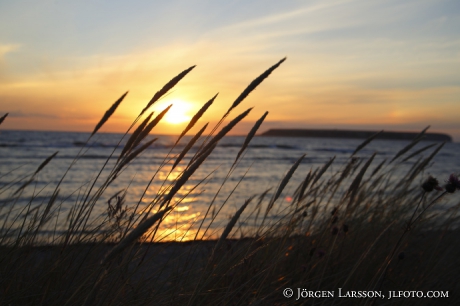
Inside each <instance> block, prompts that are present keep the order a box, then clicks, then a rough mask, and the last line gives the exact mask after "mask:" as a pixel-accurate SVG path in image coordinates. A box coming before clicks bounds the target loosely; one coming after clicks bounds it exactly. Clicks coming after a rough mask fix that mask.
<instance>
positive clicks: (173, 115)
mask: <svg viewBox="0 0 460 306" xmlns="http://www.w3.org/2000/svg"><path fill="white" fill-rule="evenodd" d="M170 103H171V104H172V105H173V106H172V107H171V109H170V110H169V111H168V112H167V113H166V115H165V117H164V120H165V121H166V122H167V123H169V124H180V123H184V122H186V121H189V120H190V119H191V118H192V117H191V116H189V115H188V114H187V112H188V111H189V110H190V108H191V105H190V103H188V102H185V101H183V100H178V99H176V100H173V101H171V102H170Z"/></svg>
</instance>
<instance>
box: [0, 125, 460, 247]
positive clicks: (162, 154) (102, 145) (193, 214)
mask: <svg viewBox="0 0 460 306" xmlns="http://www.w3.org/2000/svg"><path fill="white" fill-rule="evenodd" d="M122 136H123V135H122V134H104V133H101V134H96V135H95V136H94V137H93V138H92V139H91V141H90V142H89V144H88V145H87V146H85V147H83V144H84V143H85V142H86V140H87V139H88V137H89V133H76V132H41V131H40V132H39V131H0V192H1V193H0V205H1V206H0V207H1V212H0V215H1V218H6V217H7V216H9V217H10V216H12V215H14V214H15V213H18V212H19V213H23V214H27V213H28V212H29V214H31V212H30V211H31V210H32V211H33V208H34V207H38V206H39V205H40V204H42V203H44V202H45V201H47V199H48V198H49V196H50V195H51V194H52V192H53V191H54V189H55V187H56V185H57V184H58V182H59V181H60V180H61V178H62V176H63V174H64V172H65V171H66V169H67V168H68V167H69V165H70V164H71V163H72V161H73V160H74V158H75V156H77V154H79V153H84V154H83V155H82V158H80V159H79V160H78V161H77V163H76V164H75V165H74V166H73V167H72V168H71V169H70V171H69V172H68V173H67V175H66V176H65V178H64V180H63V181H62V183H61V185H60V187H59V188H60V192H59V196H58V199H57V201H56V203H57V204H56V205H55V206H54V207H53V212H54V213H55V216H56V217H55V218H53V219H52V221H51V222H50V224H51V225H50V232H51V231H52V232H53V233H54V232H56V229H57V232H59V229H62V228H63V227H64V226H65V224H66V217H67V216H68V214H69V213H70V212H71V208H72V206H74V205H75V204H78V203H80V202H81V201H82V199H83V198H84V197H85V196H86V195H87V194H89V195H90V196H91V195H92V194H94V192H95V190H97V187H98V186H100V185H101V183H102V182H103V181H104V179H105V178H106V177H107V175H108V174H109V172H110V170H111V169H112V167H113V165H114V163H115V161H116V158H117V157H118V155H119V154H120V152H121V147H122V145H123V143H124V142H125V141H126V140H122V142H121V145H119V141H120V139H121V138H122ZM154 137H155V138H158V140H157V141H156V142H155V143H154V144H153V145H152V146H151V147H149V148H148V149H147V150H146V151H144V152H143V154H141V155H140V156H139V157H138V158H136V159H135V160H134V161H133V162H132V163H131V164H130V165H129V166H128V167H127V168H126V169H125V170H124V171H123V173H122V174H121V175H120V176H119V177H118V178H117V179H116V180H115V181H114V182H113V183H112V184H111V185H110V186H109V187H108V188H107V190H106V191H105V192H104V194H103V195H102V196H101V198H100V200H99V201H98V202H97V203H96V205H95V207H94V210H93V213H92V217H91V219H90V220H91V222H93V223H94V224H97V222H99V221H98V220H102V219H101V218H103V217H104V216H107V209H108V199H109V198H110V197H111V196H113V195H114V194H116V193H117V192H118V191H121V190H126V197H125V202H124V205H125V206H126V207H128V208H130V209H132V208H133V207H134V206H135V205H136V204H137V203H138V202H139V200H140V199H141V195H142V194H143V193H144V192H145V195H144V197H143V198H142V201H140V207H141V208H142V207H145V206H146V205H147V204H148V203H150V202H151V201H152V200H154V199H155V197H156V196H157V195H158V192H159V191H160V190H161V189H162V188H165V186H169V184H171V183H173V182H174V179H176V178H177V177H178V176H179V174H180V173H181V171H182V170H183V169H184V168H185V166H186V165H187V164H188V162H189V161H190V156H192V155H193V153H195V152H196V151H197V145H196V146H195V148H192V150H191V151H190V152H189V154H188V156H186V157H185V158H184V160H183V161H182V162H181V163H180V164H179V166H178V167H176V168H175V169H174V171H172V172H171V173H170V169H171V164H172V162H173V161H174V160H171V159H170V158H168V156H175V155H177V154H178V153H179V152H181V150H182V149H183V148H184V146H185V145H186V144H187V142H188V140H190V137H189V136H186V137H184V139H182V140H181V141H180V143H179V145H178V146H176V147H174V146H173V145H174V143H175V141H176V139H177V137H176V136H165V135H158V136H156V135H150V136H148V138H149V139H152V138H154ZM202 140H203V139H202ZM244 140H245V137H244V136H241V137H239V136H229V137H225V138H224V139H222V140H221V141H220V142H219V144H218V146H217V148H216V149H215V151H214V152H213V153H212V154H211V155H210V156H209V157H208V158H207V160H206V161H205V162H204V164H202V165H201V166H200V168H199V169H198V170H197V171H196V173H195V174H194V175H193V176H192V177H191V179H189V181H188V183H187V184H186V185H185V186H183V188H181V190H180V191H179V192H178V194H177V196H176V198H175V199H174V202H176V201H180V205H179V206H178V207H177V208H176V209H175V211H174V212H173V213H172V214H171V215H170V216H169V217H168V218H167V219H166V220H165V222H164V226H166V227H167V228H169V231H168V230H165V232H164V236H165V238H164V239H166V240H181V239H190V238H193V237H192V236H194V235H195V234H196V233H197V228H198V226H199V224H200V221H201V220H202V219H203V218H204V216H205V214H206V211H207V209H208V207H209V205H210V203H211V202H213V203H214V204H213V207H215V208H213V209H212V210H214V213H215V212H217V211H219V210H220V212H219V214H218V215H217V217H216V219H215V221H214V222H213V223H212V225H211V227H210V230H209V231H208V232H207V233H206V235H205V236H204V238H215V237H217V235H218V234H219V232H220V231H221V230H222V229H223V228H224V227H225V226H226V224H227V223H228V220H229V218H230V217H231V216H232V215H233V214H234V213H235V211H236V210H237V209H238V208H239V207H241V205H243V203H244V202H245V200H246V199H248V198H249V197H251V196H253V195H255V196H258V195H260V194H261V193H263V192H264V191H265V190H267V189H269V188H272V189H271V190H270V191H269V193H268V194H267V198H269V197H270V196H271V195H272V194H273V192H274V190H276V187H277V186H278V184H279V183H280V181H281V180H282V178H283V177H284V175H285V174H286V172H287V171H288V170H289V169H290V167H291V166H292V165H293V164H294V163H295V162H296V161H297V159H298V158H300V157H301V156H302V155H303V154H306V156H305V158H304V159H303V161H302V163H301V164H300V166H299V167H298V169H297V171H296V172H295V173H294V175H293V176H292V178H291V180H290V182H289V184H288V185H287V187H286V188H285V191H284V192H283V194H282V196H281V198H280V199H279V201H278V202H279V204H277V206H279V207H282V206H283V205H289V200H290V196H292V194H293V192H294V190H295V189H296V188H297V186H298V185H299V184H300V182H301V180H302V179H304V178H305V177H306V175H307V174H308V173H309V171H310V170H314V169H316V168H317V167H321V166H323V165H324V164H325V163H327V162H328V161H329V160H330V159H331V158H333V157H334V156H335V160H334V162H333V164H332V165H331V167H330V168H329V169H328V171H327V172H326V173H325V175H324V179H325V180H326V179H327V178H328V177H330V176H331V175H332V174H333V173H336V172H337V171H339V170H340V169H341V168H342V167H343V165H344V164H345V163H346V162H347V161H348V160H349V158H350V155H351V154H352V153H353V151H354V150H355V148H356V147H357V146H358V145H359V144H361V143H362V141H363V140H357V139H353V140H351V139H330V138H327V139H321V138H289V137H255V138H254V139H253V140H252V141H251V144H250V145H249V148H248V149H247V151H246V152H245V154H244V156H243V157H242V158H241V159H240V161H239V162H238V164H237V167H235V168H234V169H233V171H232V172H231V173H230V172H229V171H230V169H231V167H232V164H233V163H234V161H235V158H236V156H237V153H238V151H239V150H240V148H241V145H242V144H243V142H244ZM408 143H409V142H408V141H385V140H380V141H379V140H376V141H373V142H371V143H370V144H369V145H367V146H366V147H365V148H364V149H362V150H361V151H360V152H359V153H358V154H357V155H356V156H357V157H358V158H360V159H362V160H363V161H365V160H366V159H367V158H369V157H370V156H371V155H372V154H373V153H374V152H376V153H377V154H376V157H375V160H374V161H373V163H372V165H371V167H370V170H368V173H370V172H371V171H372V169H373V167H375V166H376V165H378V164H379V163H380V162H381V161H383V160H384V159H387V160H390V159H391V158H392V157H393V156H394V155H395V154H396V152H398V151H399V150H401V149H402V148H403V147H404V146H406V145H407V144H408ZM428 144H430V142H420V143H419V144H417V145H416V146H415V147H414V148H412V149H411V150H410V151H409V152H408V153H406V156H407V155H409V154H410V153H412V152H415V151H416V150H418V149H420V148H422V147H424V146H426V145H428ZM434 148H435V147H433V148H431V149H429V150H427V151H426V152H424V153H422V156H425V157H426V156H428V155H429V154H430V153H431V152H432V151H433V149H434ZM114 150H115V151H114ZM459 150H460V144H459V143H447V144H446V145H445V146H444V147H443V148H442V149H441V151H440V152H439V153H438V154H437V156H436V157H435V158H434V159H433V161H432V164H431V165H430V167H429V168H428V169H427V171H425V174H424V175H425V176H427V175H428V174H431V175H433V176H435V177H437V178H438V179H439V180H440V182H443V180H445V179H447V178H448V176H449V175H450V174H451V173H460V158H458V157H459V153H458V152H459ZM56 151H58V154H57V155H56V157H55V158H53V159H52V160H51V162H50V163H49V164H48V165H47V166H46V167H45V168H44V169H43V170H41V171H40V172H39V173H38V175H37V176H36V177H35V179H34V181H33V182H32V183H31V184H30V185H29V186H27V188H25V189H24V190H23V191H22V192H20V196H19V197H16V198H15V200H14V201H11V196H12V192H14V191H16V190H17V189H18V188H19V187H20V186H21V185H22V184H23V183H24V182H25V180H27V179H28V178H30V177H31V175H32V174H33V173H34V172H35V170H36V169H37V167H38V166H39V165H40V164H41V163H42V162H43V161H44V160H45V159H46V158H47V157H49V156H50V155H52V154H53V153H55V152H56ZM113 152H114V154H113V156H114V157H112V158H111V159H110V160H109V162H108V164H107V166H106V167H105V170H104V171H102V173H101V175H100V177H99V179H98V180H97V181H96V184H95V187H94V188H93V189H92V191H91V192H90V191H89V190H90V186H91V184H92V183H93V182H94V180H95V178H96V176H97V175H98V173H99V171H100V169H101V168H102V167H103V165H104V163H105V162H106V160H107V158H108V156H109V155H110V154H112V153H113ZM416 160H417V158H413V159H411V160H409V161H407V162H404V163H402V164H401V166H400V169H401V173H403V172H404V171H403V170H404V169H405V168H404V167H410V166H411V165H413V163H414V162H415V161H416ZM152 177H153V179H152ZM150 180H152V181H151V184H150V185H149V186H148V184H149V181H150ZM278 202H277V203H278ZM13 203H14V205H13ZM28 203H31V204H30V205H28ZM220 207H222V208H221V209H220ZM212 210H211V211H212ZM247 210H248V211H251V210H252V208H251V209H247ZM274 212H276V210H274ZM274 217H275V218H276V215H275V216H274ZM208 219H209V217H208ZM242 220H244V218H242ZM8 224H9V226H10V227H11V230H14V229H17V228H18V227H20V224H19V223H18V222H17V221H16V223H14V222H13V221H11V222H10V223H8ZM206 224H209V223H207V221H206V222H205V225H206ZM239 226H242V227H243V228H244V227H245V226H250V225H249V223H245V222H240V224H239ZM3 230H5V229H3ZM43 234H46V231H45V232H44V233H43ZM202 234H203V231H201V232H200V233H199V236H198V238H201V236H200V235H202ZM184 235H185V236H184ZM184 237H185V238H184Z"/></svg>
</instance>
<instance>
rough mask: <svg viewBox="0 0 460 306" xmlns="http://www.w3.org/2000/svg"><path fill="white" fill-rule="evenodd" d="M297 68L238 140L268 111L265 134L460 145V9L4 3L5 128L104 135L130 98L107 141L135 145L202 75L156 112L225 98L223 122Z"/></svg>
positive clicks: (215, 114)
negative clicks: (148, 120) (132, 138)
mask: <svg viewBox="0 0 460 306" xmlns="http://www.w3.org/2000/svg"><path fill="white" fill-rule="evenodd" d="M285 56H287V58H288V59H287V61H286V62H285V63H283V64H282V65H281V66H280V67H279V68H278V69H277V70H276V71H275V72H274V73H273V74H272V75H271V76H270V77H269V78H268V79H267V80H266V81H265V82H264V83H263V84H261V86H260V87H259V88H257V90H256V91H255V92H253V93H252V94H251V95H250V96H249V97H248V98H247V100H245V101H244V102H243V103H242V105H240V106H239V108H238V109H237V110H235V114H234V115H236V114H237V112H242V111H244V110H245V109H247V108H248V107H252V106H254V110H253V111H252V112H251V114H250V116H249V118H248V120H247V121H245V122H243V124H242V125H241V126H240V127H239V129H236V130H235V133H243V132H245V131H247V130H248V128H250V126H251V125H252V122H254V120H257V119H258V118H259V117H260V116H261V115H262V114H263V112H265V111H266V110H267V111H269V112H270V114H269V116H268V117H267V122H266V123H264V125H263V127H262V129H268V128H271V127H299V128H302V127H304V128H350V129H374V130H379V129H385V130H415V131H418V130H422V129H423V128H424V127H425V126H427V125H431V131H433V132H436V131H437V132H446V133H449V134H451V135H453V136H454V137H455V139H456V140H457V141H459V140H460V2H459V1H439V0H438V1H431V0H430V1H424V0H419V1H170V2H166V1H129V2H128V1H2V2H0V101H1V102H0V105H1V106H0V111H1V112H2V113H6V112H9V113H10V116H9V117H8V119H7V120H6V121H5V122H4V124H3V125H4V126H3V125H2V127H3V128H8V129H42V130H78V131H90V130H92V128H93V127H94V125H95V124H96V123H97V121H98V120H99V118H100V117H101V116H102V115H103V113H104V112H105V110H106V109H107V108H108V107H109V106H110V105H111V104H112V103H113V102H114V101H115V100H116V99H117V98H118V97H119V96H120V95H121V94H122V93H124V92H125V91H126V90H130V92H129V94H128V96H127V98H126V100H125V101H124V102H123V104H122V106H121V107H120V109H119V110H117V112H116V114H115V115H114V117H113V118H111V120H110V121H109V122H108V123H107V126H105V127H104V130H105V131H124V130H125V129H126V127H127V126H129V123H130V122H131V121H132V120H133V119H134V117H135V116H136V115H137V114H138V112H139V111H140V109H142V108H143V107H144V105H145V103H146V102H147V101H148V100H149V98H150V97H151V96H152V95H153V94H154V93H155V92H156V91H157V90H158V89H159V88H160V87H161V86H162V85H163V84H164V83H166V82H167V81H168V80H169V79H170V78H172V77H173V76H174V75H176V74H178V73H179V72H180V71H182V70H184V69H186V68H188V67H190V66H192V65H195V64H196V65H197V67H196V68H195V69H194V70H193V71H192V72H191V73H190V75H188V76H187V77H186V78H185V79H184V80H183V81H182V82H181V83H180V84H179V85H178V86H177V87H176V88H175V89H174V91H173V92H172V93H171V94H170V95H168V96H167V97H166V98H165V99H164V100H163V101H161V102H160V103H158V105H155V107H154V108H153V110H155V111H158V110H161V109H162V108H163V107H165V106H166V105H167V104H169V103H171V102H174V101H179V100H180V101H181V103H182V105H184V103H185V104H188V105H189V107H188V108H187V112H188V114H187V115H189V116H190V115H193V113H194V112H195V111H196V110H197V109H198V108H199V107H201V105H202V104H203V103H205V102H206V101H207V100H208V99H209V98H211V97H212V96H213V95H214V94H215V93H217V92H219V93H220V94H219V97H218V98H217V100H216V102H215V105H213V106H212V108H211V109H210V111H209V114H208V115H207V117H206V118H203V119H204V120H206V121H211V122H214V121H217V120H218V118H219V116H221V115H222V114H223V112H225V110H226V109H227V108H228V107H229V105H231V103H232V102H233V100H234V99H235V98H236V97H237V96H238V94H239V93H240V92H241V91H242V90H243V89H244V88H245V86H246V85H247V84H249V82H250V81H252V79H254V78H255V77H256V76H258V75H259V74H260V73H262V72H263V71H264V70H265V69H266V68H268V67H269V66H271V65H272V64H274V63H276V62H277V61H278V60H279V59H281V58H283V57H285ZM178 104H180V103H178ZM173 109H174V107H173ZM182 115H183V114H182ZM177 116H181V114H180V112H178V113H177ZM180 130H181V126H180V125H173V124H168V123H164V124H163V125H162V126H159V130H157V132H158V133H177V132H180Z"/></svg>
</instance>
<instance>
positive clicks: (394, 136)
mask: <svg viewBox="0 0 460 306" xmlns="http://www.w3.org/2000/svg"><path fill="white" fill-rule="evenodd" d="M377 132H378V131H352V130H310V129H271V130H268V131H266V132H264V133H262V134H261V135H260V136H272V137H318V138H350V139H367V138H369V137H371V136H372V135H374V134H375V133H377ZM418 134H419V133H414V132H385V131H384V132H382V133H380V135H378V136H377V137H376V138H375V139H383V140H413V139H414V138H415V137H416V136H417V135H418ZM423 139H424V140H428V141H446V142H452V137H451V136H450V135H448V134H443V133H425V135H424V138H423Z"/></svg>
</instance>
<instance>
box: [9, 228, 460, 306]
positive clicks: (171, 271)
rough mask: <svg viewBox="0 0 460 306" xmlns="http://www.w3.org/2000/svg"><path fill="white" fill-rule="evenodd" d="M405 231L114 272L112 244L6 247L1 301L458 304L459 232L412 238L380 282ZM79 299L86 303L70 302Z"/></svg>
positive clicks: (168, 250)
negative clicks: (408, 294)
mask: <svg viewBox="0 0 460 306" xmlns="http://www.w3.org/2000/svg"><path fill="white" fill-rule="evenodd" d="M398 232H399V231H398V229H397V228H396V229H394V230H390V231H387V232H384V233H380V234H379V235H378V236H377V238H376V240H375V241H365V239H368V238H369V237H368V236H367V238H365V236H366V235H361V234H360V233H353V232H352V231H350V232H348V233H346V234H344V233H338V234H337V235H334V236H329V237H321V236H320V235H318V236H315V237H311V236H310V237H309V236H295V237H290V238H270V239H263V238H259V239H255V238H252V239H241V240H227V241H226V242H225V243H224V244H223V245H222V247H221V248H220V249H219V250H215V253H213V251H214V247H215V245H216V241H194V242H183V243H179V242H165V243H153V244H135V245H133V246H132V247H131V248H130V249H128V250H126V251H124V252H123V253H122V254H121V255H120V256H119V257H117V258H115V259H114V260H113V261H112V262H111V264H110V269H108V270H105V268H104V267H102V266H101V261H102V260H103V258H104V256H105V255H106V254H107V252H108V251H109V250H110V249H111V248H113V247H114V244H106V243H104V244H97V243H91V244H81V245H70V246H67V247H65V248H64V247H63V246H40V247H21V248H16V249H13V248H7V247H2V248H1V254H2V259H5V258H6V257H9V258H11V255H13V258H15V260H14V261H13V262H10V263H9V264H8V265H7V266H5V265H4V264H2V274H1V277H2V283H3V284H8V286H5V285H2V288H1V290H2V291H1V292H2V293H1V295H0V298H1V300H2V301H3V302H6V304H4V305H8V302H13V301H15V302H16V303H14V305H26V304H27V303H28V301H29V299H31V298H32V297H34V296H35V295H40V294H42V293H43V292H44V290H45V291H46V293H47V294H46V295H45V297H44V299H43V305H58V304H61V303H62V302H65V301H73V302H72V303H70V305H77V304H80V303H82V302H84V301H85V300H86V297H85V295H88V296H89V295H90V293H91V292H92V290H93V288H97V289H98V292H101V293H100V294H97V296H96V297H95V301H99V302H100V303H101V304H102V305H128V304H126V303H128V301H132V302H133V304H149V305H185V304H187V303H188V302H191V305H210V304H209V303H212V304H213V305H216V304H215V303H216V301H218V302H219V305H247V304H255V305H300V304H301V303H302V302H308V303H310V302H313V301H317V302H318V301H319V302H321V303H324V304H326V305H331V304H334V303H336V304H337V303H338V304H340V305H360V304H363V302H364V301H365V300H363V299H358V298H355V297H347V298H346V297H343V296H342V297H338V296H337V295H338V293H339V291H338V290H339V288H340V290H341V294H342V295H343V294H345V293H346V292H352V291H363V290H364V291H365V290H370V291H372V290H373V291H378V292H383V294H385V293H387V292H390V291H410V290H415V291H420V292H427V291H430V290H431V291H433V290H434V291H442V292H448V297H445V298H437V299H428V298H422V299H420V298H393V299H388V298H387V297H388V293H387V295H386V298H385V301H383V300H382V301H380V300H379V301H377V304H376V305H455V304H456V303H457V302H459V301H460V284H459V283H458V281H457V280H458V275H459V273H460V267H459V265H458V258H460V243H459V238H458V237H460V230H449V231H439V230H438V231H427V232H420V231H417V232H414V233H411V234H409V236H408V237H407V239H405V240H404V243H403V244H402V246H401V248H400V249H399V250H397V252H396V255H395V258H394V259H393V260H392V261H391V262H390V264H389V266H388V269H387V271H386V272H384V273H383V274H382V269H383V268H384V266H382V262H383V261H384V257H385V256H388V255H389V253H391V249H392V246H393V245H394V238H396V237H397V236H398V235H397V233H398ZM331 239H333V240H334V239H335V242H334V243H335V244H337V245H338V246H340V248H339V249H338V250H336V251H334V252H330V250H328V249H325V248H323V245H324V246H325V245H328V243H326V241H330V240H331ZM321 240H323V241H321ZM377 275H383V280H380V281H379V279H378V278H376V276H377ZM6 279H8V281H6ZM41 280H46V282H45V283H43V282H42V281H41ZM118 286H119V287H120V288H123V290H122V291H120V292H117V291H116V290H115V292H117V295H119V297H118V298H115V299H113V297H111V296H107V297H104V296H103V295H104V292H111V294H114V293H113V292H114V291H113V290H109V288H111V289H113V287H118ZM23 288H24V289H23ZM25 288H27V289H25ZM82 288H86V289H84V290H82ZM126 288H131V289H126ZM206 288H207V289H206ZM251 288H252V289H251ZM286 288H293V289H294V296H293V297H291V298H286V297H285V296H283V290H285V289H286ZM302 289H308V290H309V292H310V291H311V292H319V291H327V292H333V294H335V296H334V297H322V298H320V299H318V298H316V297H315V298H313V297H309V298H304V297H301V299H298V300H297V298H298V296H297V295H298V292H300V291H298V290H302ZM120 290H121V289H120ZM195 290H199V293H198V292H195ZM246 290H249V291H246ZM312 290H313V291H312ZM11 292H14V294H13V295H10V294H9V293H11ZM75 292H79V293H78V295H79V296H73V294H75ZM238 294H242V296H239V295H238ZM350 294H351V293H350ZM392 294H393V295H394V294H395V293H392ZM32 300H35V301H36V299H32ZM104 301H112V302H110V303H105V302H104ZM114 301H118V302H117V303H115V304H114ZM55 302H57V303H55ZM99 302H98V303H99ZM208 302H209V303H208ZM367 302H372V300H370V299H368V300H367ZM98 303H96V304H98ZM184 303H185V304H184ZM2 304H3V303H2ZM12 305H13V304H12Z"/></svg>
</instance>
